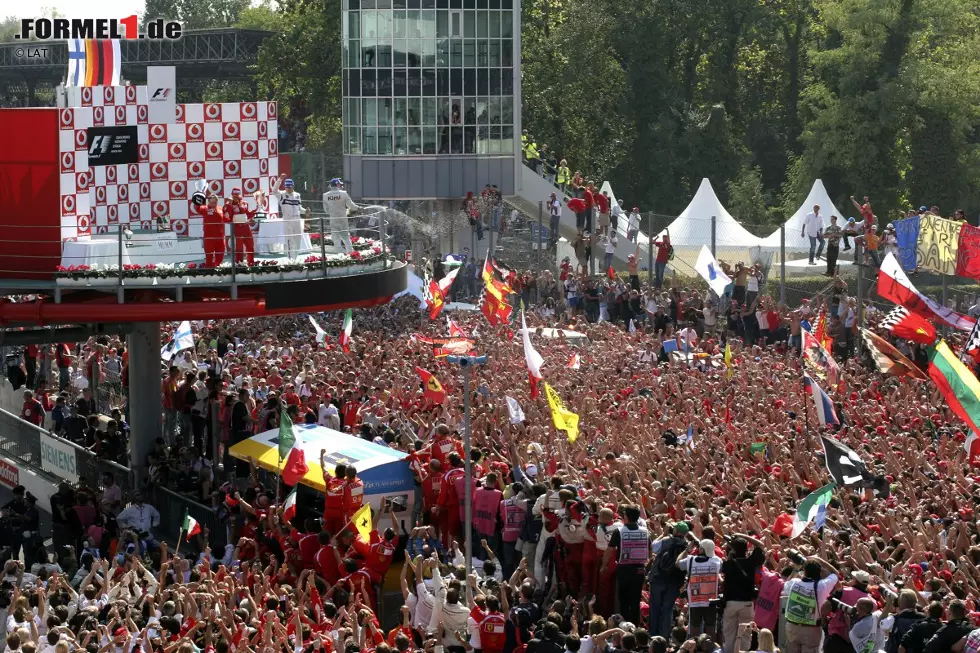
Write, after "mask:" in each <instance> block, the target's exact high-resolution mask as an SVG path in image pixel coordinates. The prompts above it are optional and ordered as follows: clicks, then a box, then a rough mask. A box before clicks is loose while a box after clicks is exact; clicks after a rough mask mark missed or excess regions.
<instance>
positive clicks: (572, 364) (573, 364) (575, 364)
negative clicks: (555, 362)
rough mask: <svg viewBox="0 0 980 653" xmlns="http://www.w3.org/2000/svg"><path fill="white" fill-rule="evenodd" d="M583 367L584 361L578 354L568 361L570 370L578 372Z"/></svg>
mask: <svg viewBox="0 0 980 653" xmlns="http://www.w3.org/2000/svg"><path fill="white" fill-rule="evenodd" d="M580 367H582V359H581V358H580V357H579V355H578V354H572V357H571V358H569V359H568V369H570V370H577V369H579V368H580Z"/></svg>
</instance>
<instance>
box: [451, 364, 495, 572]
mask: <svg viewBox="0 0 980 653" xmlns="http://www.w3.org/2000/svg"><path fill="white" fill-rule="evenodd" d="M446 361H447V362H448V363H452V364H458V365H459V366H460V367H461V368H462V369H463V417H464V422H463V426H464V429H465V430H464V434H465V437H464V439H463V458H464V460H463V483H464V485H465V488H464V494H463V510H464V513H465V514H464V520H465V532H464V537H465V538H466V542H465V545H464V553H463V555H464V556H465V557H466V560H465V563H466V577H467V578H469V576H470V573H471V571H472V566H473V496H472V493H473V469H472V465H471V461H470V451H471V431H470V368H471V367H472V366H474V365H485V364H486V362H487V357H486V356H447V357H446Z"/></svg>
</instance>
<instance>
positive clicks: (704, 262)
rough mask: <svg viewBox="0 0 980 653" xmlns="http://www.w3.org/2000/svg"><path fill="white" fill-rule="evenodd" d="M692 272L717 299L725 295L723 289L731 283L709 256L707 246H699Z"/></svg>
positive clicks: (712, 257)
mask: <svg viewBox="0 0 980 653" xmlns="http://www.w3.org/2000/svg"><path fill="white" fill-rule="evenodd" d="M694 270H695V271H696V272H697V273H698V274H700V275H701V278H702V279H704V280H705V281H707V282H708V287H710V288H711V290H713V291H714V293H715V294H716V295H718V296H719V297H721V296H722V295H724V294H725V287H726V286H728V284H730V283H731V282H732V280H731V279H729V278H728V275H727V274H725V271H724V270H722V269H721V266H720V265H718V261H716V260H715V257H714V256H712V255H711V250H709V249H708V246H707V245H701V252H700V253H699V254H698V262H697V263H695V264H694Z"/></svg>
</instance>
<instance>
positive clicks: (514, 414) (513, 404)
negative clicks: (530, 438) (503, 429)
mask: <svg viewBox="0 0 980 653" xmlns="http://www.w3.org/2000/svg"><path fill="white" fill-rule="evenodd" d="M504 398H505V399H507V412H508V413H510V423H511V424H520V423H521V422H523V421H524V411H523V410H521V405H520V404H519V403H517V400H516V399H514V398H513V397H508V396H507V395H504Z"/></svg>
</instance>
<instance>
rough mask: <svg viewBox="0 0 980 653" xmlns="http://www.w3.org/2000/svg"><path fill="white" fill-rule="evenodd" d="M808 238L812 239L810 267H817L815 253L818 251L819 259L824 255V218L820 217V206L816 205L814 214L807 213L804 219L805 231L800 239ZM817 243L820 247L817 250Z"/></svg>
mask: <svg viewBox="0 0 980 653" xmlns="http://www.w3.org/2000/svg"><path fill="white" fill-rule="evenodd" d="M803 236H806V237H807V238H809V239H810V265H816V263H815V262H814V259H813V251H814V250H816V252H817V258H820V257H821V255H823V216H822V215H820V205H819V204H814V206H813V213H807V214H806V216H805V217H804V218H803V229H802V230H801V232H800V237H801V238H802V237H803ZM817 242H819V243H820V247H819V248H817Z"/></svg>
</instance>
